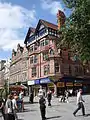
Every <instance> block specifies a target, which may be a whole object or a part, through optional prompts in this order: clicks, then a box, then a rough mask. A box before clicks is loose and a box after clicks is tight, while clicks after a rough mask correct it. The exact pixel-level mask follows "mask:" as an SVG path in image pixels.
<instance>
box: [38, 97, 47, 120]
mask: <svg viewBox="0 0 90 120" xmlns="http://www.w3.org/2000/svg"><path fill="white" fill-rule="evenodd" d="M45 103H46V100H45V98H44V97H43V96H41V98H40V99H39V104H40V112H41V117H42V120H46V117H45V114H46V105H45Z"/></svg>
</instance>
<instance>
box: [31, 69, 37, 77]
mask: <svg viewBox="0 0 90 120" xmlns="http://www.w3.org/2000/svg"><path fill="white" fill-rule="evenodd" d="M36 75H37V74H36V67H33V68H32V77H36Z"/></svg>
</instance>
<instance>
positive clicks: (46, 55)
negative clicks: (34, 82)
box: [43, 52, 49, 61]
mask: <svg viewBox="0 0 90 120" xmlns="http://www.w3.org/2000/svg"><path fill="white" fill-rule="evenodd" d="M48 59H49V56H48V52H46V53H43V60H44V61H45V60H48Z"/></svg>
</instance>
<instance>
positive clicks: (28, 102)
mask: <svg viewBox="0 0 90 120" xmlns="http://www.w3.org/2000/svg"><path fill="white" fill-rule="evenodd" d="M37 103H38V102H33V103H30V102H29V101H28V102H26V101H25V102H24V104H32V105H33V104H37Z"/></svg>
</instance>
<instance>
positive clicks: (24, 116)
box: [18, 95, 90, 120]
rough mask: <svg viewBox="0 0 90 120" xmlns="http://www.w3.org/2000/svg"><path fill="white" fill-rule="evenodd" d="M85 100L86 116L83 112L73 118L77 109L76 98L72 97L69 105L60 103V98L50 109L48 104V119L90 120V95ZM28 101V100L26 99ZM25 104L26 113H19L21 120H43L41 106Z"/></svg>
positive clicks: (53, 101) (53, 102)
mask: <svg viewBox="0 0 90 120" xmlns="http://www.w3.org/2000/svg"><path fill="white" fill-rule="evenodd" d="M83 98H84V100H85V110H86V116H85V117H83V116H82V112H81V110H80V111H79V112H78V113H77V116H76V117H74V116H73V114H72V113H73V111H74V110H75V109H76V107H77V106H76V97H70V98H69V103H60V102H59V101H58V98H53V99H52V106H51V107H48V106H47V104H46V106H47V107H46V117H47V119H50V120H90V95H84V96H83ZM25 101H27V98H25ZM36 101H37V100H35V103H34V104H28V103H25V109H26V110H25V112H22V113H18V117H19V120H41V117H40V111H39V104H38V103H36Z"/></svg>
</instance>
